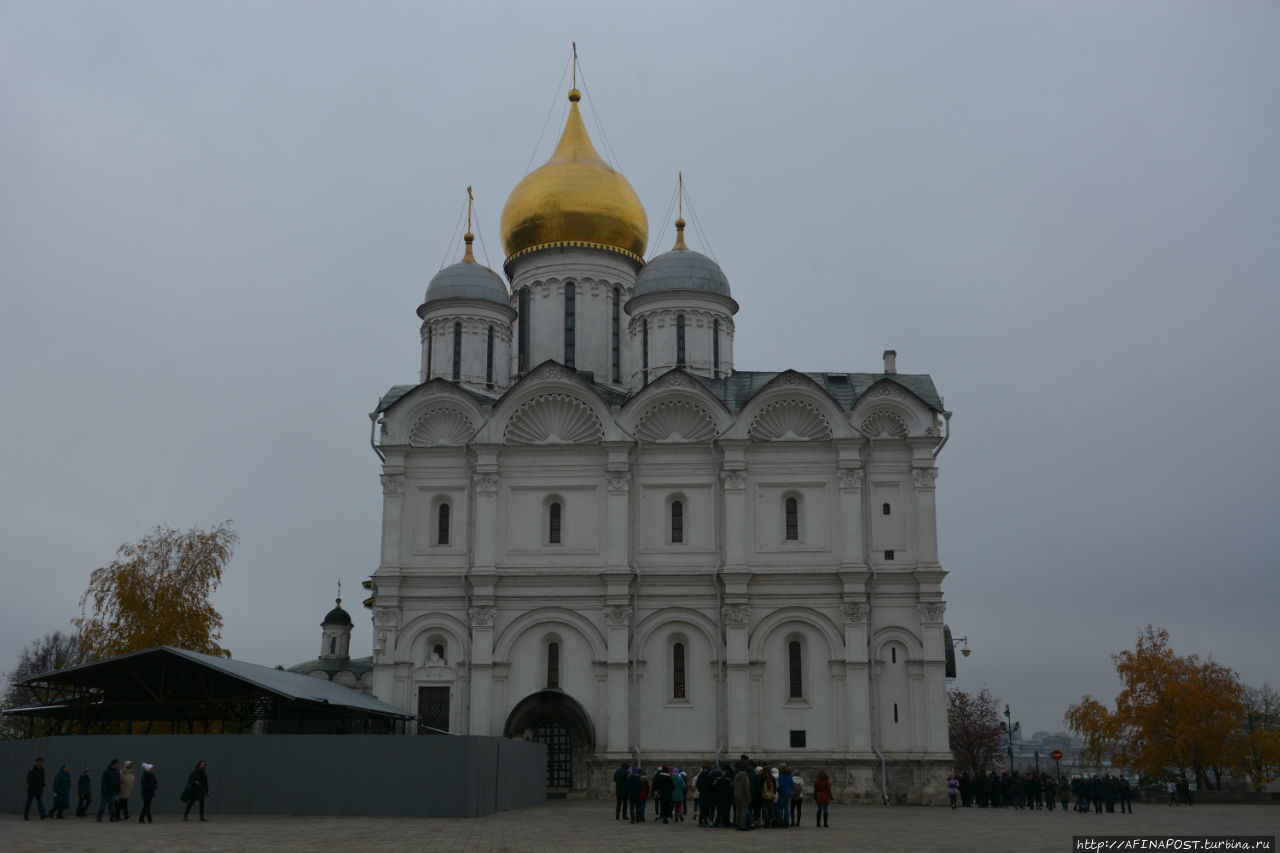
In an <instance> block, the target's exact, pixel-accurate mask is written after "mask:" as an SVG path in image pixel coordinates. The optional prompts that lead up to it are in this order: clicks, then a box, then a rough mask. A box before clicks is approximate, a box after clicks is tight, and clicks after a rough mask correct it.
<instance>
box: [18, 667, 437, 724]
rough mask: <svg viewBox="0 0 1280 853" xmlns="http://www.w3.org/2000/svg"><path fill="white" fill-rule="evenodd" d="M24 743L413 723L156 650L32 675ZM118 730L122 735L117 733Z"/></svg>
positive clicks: (313, 683) (343, 695)
mask: <svg viewBox="0 0 1280 853" xmlns="http://www.w3.org/2000/svg"><path fill="white" fill-rule="evenodd" d="M22 683H23V684H24V685H25V686H26V687H28V688H30V689H31V690H32V691H34V692H35V694H36V695H37V696H39V697H41V700H42V704H41V705H39V706H36V707H30V708H14V709H10V710H8V711H5V713H6V714H9V715H12V716H25V717H27V718H29V720H30V724H29V726H28V735H29V736H31V737H38V736H47V735H58V734H105V733H120V732H121V731H129V732H133V733H136V734H166V733H174V734H177V733H201V732H227V733H242V734H249V733H256V734H266V733H270V734H352V733H358V734H398V733H403V732H404V731H405V724H406V722H408V721H410V720H412V719H413V715H412V714H410V713H408V712H406V711H403V710H401V709H399V708H396V707H395V706H393V705H388V704H387V703H385V702H380V701H378V700H377V699H374V698H373V697H371V696H367V695H365V694H363V693H360V692H359V691H356V690H351V689H350V688H347V687H343V686H342V685H340V684H335V683H333V682H331V681H329V680H327V679H321V678H312V677H309V676H305V675H299V674H298V673H294V672H287V671H285V670H278V669H271V668H270V667H265V666H259V665H257V664H252V663H246V662H244V661H237V660H230V659H228V658H219V657H213V656H211V655H204V654H200V653H198V652H190V651H187V650H186V649H179V648H174V647H173V646H156V647H155V648H150V649H144V650H142V651H137V652H130V653H128V654H124V655H119V656H117V657H113V658H105V659H103V660H97V661H93V662H91V663H86V664H81V665H80V666H73V667H67V668H66V669H59V670H55V671H53V672H46V673H42V674H40V675H35V676H32V677H31V678H28V679H26V680H25V681H24V682H22ZM125 725H127V726H128V728H124V726H125Z"/></svg>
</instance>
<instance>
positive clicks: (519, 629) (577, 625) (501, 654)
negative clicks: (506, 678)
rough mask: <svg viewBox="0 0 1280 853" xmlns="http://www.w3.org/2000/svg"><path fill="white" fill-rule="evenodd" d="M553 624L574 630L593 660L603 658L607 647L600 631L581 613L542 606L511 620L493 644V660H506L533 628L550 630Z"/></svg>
mask: <svg viewBox="0 0 1280 853" xmlns="http://www.w3.org/2000/svg"><path fill="white" fill-rule="evenodd" d="M553 624H556V625H562V626H564V627H565V628H569V629H572V630H575V631H577V633H578V634H580V635H581V636H582V638H583V639H584V640H586V641H587V645H589V646H590V647H591V656H592V657H593V658H594V659H595V660H604V659H605V657H606V654H607V653H606V649H607V648H608V645H607V643H606V642H605V639H604V635H603V634H601V633H600V629H599V628H597V627H596V626H595V625H593V624H591V621H590V620H588V619H587V618H586V617H584V616H583V615H582V614H580V613H575V612H574V611H572V610H566V609H564V608H562V607H544V608H539V609H538V610H530V611H527V612H526V613H523V614H521V615H520V616H519V617H517V618H516V619H514V620H513V621H512V622H511V624H510V625H508V626H507V627H506V628H505V629H503V631H502V633H501V634H499V635H498V637H497V638H496V639H495V641H494V644H493V656H494V659H495V660H499V661H506V660H509V659H510V657H511V647H512V646H514V645H515V643H516V641H517V640H519V639H520V635H521V634H523V633H525V632H526V631H528V630H530V629H532V628H538V627H546V628H549V627H550V626H551V625H553Z"/></svg>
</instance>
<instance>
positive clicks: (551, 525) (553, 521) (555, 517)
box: [547, 503, 560, 545]
mask: <svg viewBox="0 0 1280 853" xmlns="http://www.w3.org/2000/svg"><path fill="white" fill-rule="evenodd" d="M547 541H548V542H550V543H551V544H552V545H559V544H560V504H559V503H553V504H552V505H551V506H550V507H548V508H547Z"/></svg>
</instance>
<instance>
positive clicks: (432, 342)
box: [426, 325, 435, 379]
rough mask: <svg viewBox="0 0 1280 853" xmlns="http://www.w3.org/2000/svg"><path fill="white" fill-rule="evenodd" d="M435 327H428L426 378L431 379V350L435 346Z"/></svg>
mask: <svg viewBox="0 0 1280 853" xmlns="http://www.w3.org/2000/svg"><path fill="white" fill-rule="evenodd" d="M434 333H435V329H434V328H431V327H430V325H429V327H426V378H428V379H431V350H434V348H435V338H434V337H433V334H434Z"/></svg>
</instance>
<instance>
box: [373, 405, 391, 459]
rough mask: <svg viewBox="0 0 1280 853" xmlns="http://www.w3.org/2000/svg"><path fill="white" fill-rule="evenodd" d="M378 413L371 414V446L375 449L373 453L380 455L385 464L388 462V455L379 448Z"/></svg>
mask: <svg viewBox="0 0 1280 853" xmlns="http://www.w3.org/2000/svg"><path fill="white" fill-rule="evenodd" d="M377 436H378V413H377V412H370V413H369V446H370V447H372V448H373V452H374V453H376V454H378V458H379V459H380V460H382V461H383V462H386V461H387V454H385V453H383V452H382V448H381V447H379V446H378V441H377Z"/></svg>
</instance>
